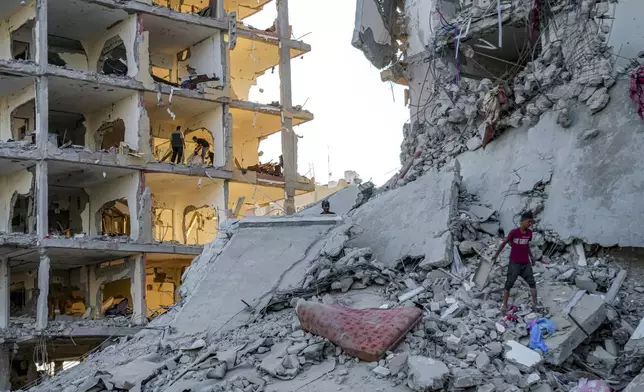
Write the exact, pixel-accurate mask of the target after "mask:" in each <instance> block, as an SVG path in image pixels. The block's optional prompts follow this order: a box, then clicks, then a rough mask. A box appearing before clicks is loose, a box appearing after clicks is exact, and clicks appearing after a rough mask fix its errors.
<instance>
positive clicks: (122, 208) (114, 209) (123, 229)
mask: <svg viewBox="0 0 644 392" xmlns="http://www.w3.org/2000/svg"><path fill="white" fill-rule="evenodd" d="M97 215H98V216H99V218H100V233H101V235H108V236H129V235H130V208H129V206H128V203H127V200H126V199H119V200H115V201H111V202H107V203H105V204H104V205H103V206H102V207H101V208H100V209H99V211H98V212H97Z"/></svg>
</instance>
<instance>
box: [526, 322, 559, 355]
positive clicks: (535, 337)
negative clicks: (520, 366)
mask: <svg viewBox="0 0 644 392" xmlns="http://www.w3.org/2000/svg"><path fill="white" fill-rule="evenodd" d="M541 328H543V329H545V330H546V332H547V333H549V334H550V333H553V332H554V331H555V330H556V329H557V326H556V325H555V323H553V322H552V321H550V320H549V319H547V318H540V319H538V320H533V321H532V322H531V323H530V348H532V349H535V348H537V349H539V350H541V351H542V352H543V353H544V354H545V353H547V352H548V346H546V344H545V343H544V342H543V337H541Z"/></svg>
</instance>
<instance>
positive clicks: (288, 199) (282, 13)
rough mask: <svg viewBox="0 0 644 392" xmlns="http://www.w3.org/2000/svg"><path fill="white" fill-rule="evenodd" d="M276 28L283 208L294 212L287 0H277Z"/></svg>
mask: <svg viewBox="0 0 644 392" xmlns="http://www.w3.org/2000/svg"><path fill="white" fill-rule="evenodd" d="M277 30H278V31H279V36H280V45H279V51H280V102H281V104H282V132H281V134H282V158H283V159H284V179H285V182H286V184H285V186H284V192H285V198H284V209H285V210H286V213H287V214H288V215H293V214H295V183H296V182H297V155H296V152H295V138H296V136H295V132H293V114H292V111H293V100H292V96H291V48H290V47H289V46H288V45H287V44H286V43H285V42H284V41H285V40H288V39H290V34H289V30H290V29H289V21H288V0H277Z"/></svg>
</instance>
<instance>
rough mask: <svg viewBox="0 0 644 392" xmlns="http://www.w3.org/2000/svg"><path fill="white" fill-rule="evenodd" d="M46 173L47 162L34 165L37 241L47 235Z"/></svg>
mask: <svg viewBox="0 0 644 392" xmlns="http://www.w3.org/2000/svg"><path fill="white" fill-rule="evenodd" d="M47 172H48V170H47V161H45V160H40V161H38V163H37V164H36V233H37V234H38V239H39V240H42V239H43V238H45V237H46V236H47V234H48V233H49V216H48V205H49V186H48V185H47Z"/></svg>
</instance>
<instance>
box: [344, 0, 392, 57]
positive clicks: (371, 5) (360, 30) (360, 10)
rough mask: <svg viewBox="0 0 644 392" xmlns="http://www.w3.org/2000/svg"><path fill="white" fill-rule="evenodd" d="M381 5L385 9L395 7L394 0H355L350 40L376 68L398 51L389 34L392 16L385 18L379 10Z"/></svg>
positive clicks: (390, 9) (389, 9)
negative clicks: (379, 0) (354, 16)
mask: <svg viewBox="0 0 644 392" xmlns="http://www.w3.org/2000/svg"><path fill="white" fill-rule="evenodd" d="M379 3H383V4H379ZM383 7H386V8H388V10H387V11H395V9H396V5H395V2H394V1H389V0H385V1H381V2H378V1H376V0H357V5H356V19H355V27H354V30H353V38H352V40H351V44H352V45H353V46H354V47H355V48H357V49H360V50H362V52H363V53H364V54H365V56H366V57H367V59H368V60H369V61H370V62H371V63H372V64H373V65H374V66H375V67H376V68H383V67H385V66H386V65H388V64H389V63H391V60H392V58H393V57H395V55H396V53H397V52H398V49H397V48H396V47H395V46H394V42H393V38H392V35H391V22H392V20H393V18H389V20H386V19H385V17H384V16H383V15H382V14H381V11H380V10H381V9H383ZM392 7H393V10H392Z"/></svg>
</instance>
